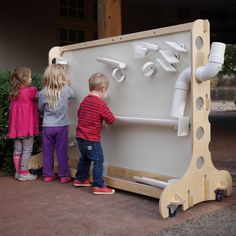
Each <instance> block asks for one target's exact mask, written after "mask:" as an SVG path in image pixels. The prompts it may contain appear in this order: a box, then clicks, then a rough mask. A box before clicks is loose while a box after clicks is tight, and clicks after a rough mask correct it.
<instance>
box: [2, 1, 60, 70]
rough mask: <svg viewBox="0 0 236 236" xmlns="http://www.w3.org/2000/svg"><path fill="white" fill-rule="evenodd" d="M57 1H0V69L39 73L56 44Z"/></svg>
mask: <svg viewBox="0 0 236 236" xmlns="http://www.w3.org/2000/svg"><path fill="white" fill-rule="evenodd" d="M56 4H57V0H50V1H47V0H41V1H30V0H21V1H14V0H3V1H0V68H2V69H10V70H11V69H12V68H14V67H16V66H28V67H31V69H32V71H33V72H42V71H43V70H44V68H45V67H46V65H47V62H48V58H47V55H48V51H49V50H50V48H51V47H53V46H55V45H57V43H58V38H57V30H58V29H57V19H58V10H57V9H58V8H57V7H55V6H56Z"/></svg>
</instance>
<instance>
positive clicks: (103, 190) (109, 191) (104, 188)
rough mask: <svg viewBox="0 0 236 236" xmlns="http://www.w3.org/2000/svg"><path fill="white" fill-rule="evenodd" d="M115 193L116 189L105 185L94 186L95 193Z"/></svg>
mask: <svg viewBox="0 0 236 236" xmlns="http://www.w3.org/2000/svg"><path fill="white" fill-rule="evenodd" d="M113 193H115V189H112V188H108V187H103V188H98V187H94V188H93V194H113Z"/></svg>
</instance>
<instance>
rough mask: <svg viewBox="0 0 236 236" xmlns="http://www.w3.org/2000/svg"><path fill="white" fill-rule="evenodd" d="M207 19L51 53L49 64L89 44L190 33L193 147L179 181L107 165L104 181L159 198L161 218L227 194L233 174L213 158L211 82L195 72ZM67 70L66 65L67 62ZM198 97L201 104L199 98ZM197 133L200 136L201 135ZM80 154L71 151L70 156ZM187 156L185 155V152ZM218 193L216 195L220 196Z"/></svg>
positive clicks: (204, 51) (205, 42) (203, 55)
mask: <svg viewBox="0 0 236 236" xmlns="http://www.w3.org/2000/svg"><path fill="white" fill-rule="evenodd" d="M209 30H210V26H209V22H208V21H207V20H197V21H195V22H192V23H188V24H183V25H177V26H172V27H166V28H161V29H156V30H150V31H144V32H140V33H135V34H129V35H123V36H117V37H111V38H106V39H101V40H96V41H90V42H86V43H81V44H75V45H69V46H64V47H54V48H52V49H51V50H50V52H49V63H51V62H52V60H53V59H54V58H61V57H62V58H64V53H66V52H70V55H71V54H72V53H73V52H77V51H79V50H84V49H93V48H95V47H99V46H101V45H110V47H112V46H113V45H115V44H119V43H122V42H130V41H132V40H140V39H142V40H143V39H147V38H149V37H153V36H155V37H162V36H163V35H164V36H165V35H167V36H169V35H171V34H173V33H177V34H178V33H181V32H187V33H189V34H190V42H189V45H191V50H190V51H191V54H190V60H191V69H192V70H191V89H190V91H191V95H190V96H189V97H190V102H189V105H188V112H189V116H190V127H191V133H190V134H189V135H190V139H191V146H190V147H189V148H190V151H191V152H190V153H191V154H190V155H191V157H190V161H189V163H187V165H188V166H187V168H186V171H184V173H183V174H182V175H181V177H180V178H179V179H178V181H177V182H175V183H173V184H171V185H168V186H167V187H166V188H164V189H162V188H158V187H154V186H150V185H146V184H142V183H138V182H136V181H134V176H138V177H142V176H145V177H148V178H152V179H158V180H161V181H168V180H170V179H171V178H173V177H175V176H176V174H174V175H173V176H172V175H171V174H170V173H169V172H168V174H167V175H165V174H163V173H161V174H159V173H155V172H153V171H150V172H149V171H148V170H141V168H140V169H137V168H130V167H127V168H126V167H125V166H116V165H113V164H109V162H108V164H107V165H106V173H105V174H106V176H105V181H106V184H107V185H108V186H111V187H114V188H118V189H123V190H126V191H130V192H135V193H138V194H142V195H146V196H150V197H154V198H159V199H160V201H159V211H160V214H161V215H162V217H163V218H166V217H168V216H171V215H174V214H175V213H176V209H177V207H178V206H181V207H182V209H183V210H186V209H188V208H190V207H192V206H194V205H195V204H197V203H199V202H203V201H208V200H217V199H219V198H221V197H223V196H224V195H226V196H230V195H231V191H232V178H231V175H230V174H229V173H228V172H227V171H225V170H217V169H216V168H215V167H214V165H213V163H212V160H211V154H210V151H209V148H208V145H209V142H210V123H209V121H208V116H209V112H210V82H209V81H204V82H199V81H197V79H196V77H195V74H196V69H197V68H198V67H199V66H203V65H205V64H206V63H207V60H208V54H209V50H210V45H209V41H210V40H209ZM69 70H70V65H69ZM199 100H200V101H201V103H200V105H199V103H198V101H199ZM199 133H200V135H199ZM74 155H78V154H76V153H74V151H73V150H71V149H70V150H69V156H74ZM183 155H185V154H183ZM77 162H78V161H77V160H75V159H73V158H72V159H70V160H69V163H70V164H69V165H70V167H71V175H72V176H75V171H76V165H77ZM219 194H220V195H219Z"/></svg>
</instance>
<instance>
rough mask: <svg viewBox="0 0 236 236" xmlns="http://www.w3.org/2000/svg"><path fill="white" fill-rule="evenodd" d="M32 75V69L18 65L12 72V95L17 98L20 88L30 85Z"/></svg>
mask: <svg viewBox="0 0 236 236" xmlns="http://www.w3.org/2000/svg"><path fill="white" fill-rule="evenodd" d="M30 77H31V69H30V68H28V67H16V68H15V69H14V70H13V71H12V73H11V79H10V96H12V97H13V98H16V97H17V95H18V93H19V89H20V88H22V87H24V86H28V85H29V84H28V83H29V78H30Z"/></svg>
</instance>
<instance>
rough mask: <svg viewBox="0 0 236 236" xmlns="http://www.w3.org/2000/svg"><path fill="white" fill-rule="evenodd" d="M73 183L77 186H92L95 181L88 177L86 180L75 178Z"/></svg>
mask: <svg viewBox="0 0 236 236" xmlns="http://www.w3.org/2000/svg"><path fill="white" fill-rule="evenodd" d="M73 185H74V186H76V187H89V186H92V185H93V183H92V182H91V181H89V180H87V179H86V180H85V181H80V180H78V179H75V180H74V183H73Z"/></svg>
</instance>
